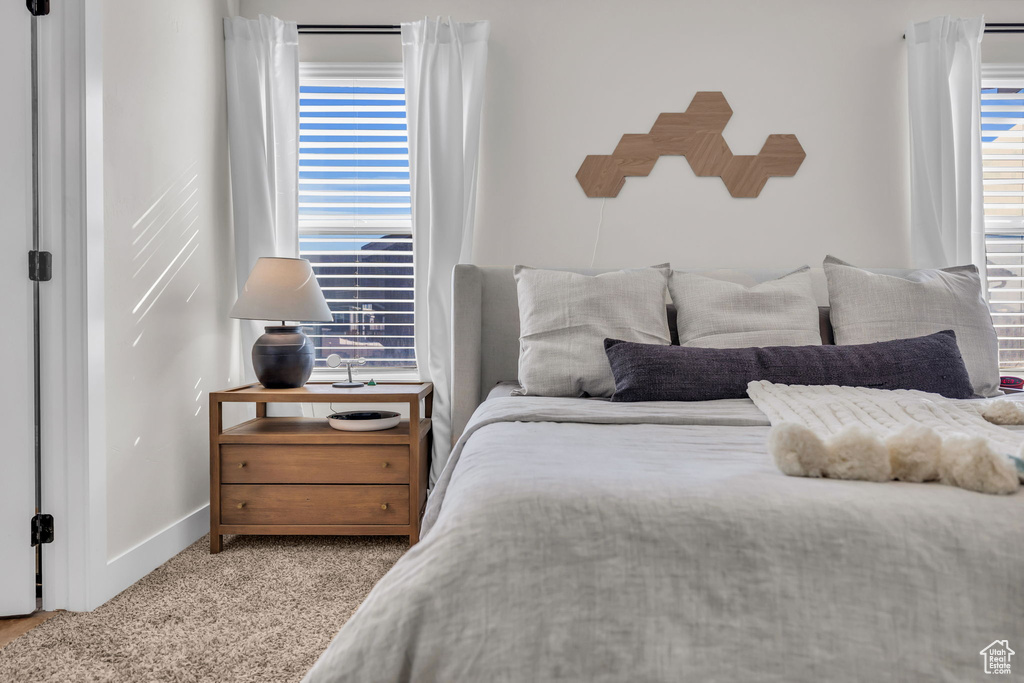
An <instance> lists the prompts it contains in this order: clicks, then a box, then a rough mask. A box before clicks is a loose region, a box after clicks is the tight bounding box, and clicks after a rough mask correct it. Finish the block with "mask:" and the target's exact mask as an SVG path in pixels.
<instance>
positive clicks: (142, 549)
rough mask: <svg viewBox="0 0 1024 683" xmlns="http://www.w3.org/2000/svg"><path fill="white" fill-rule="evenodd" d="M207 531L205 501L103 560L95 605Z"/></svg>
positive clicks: (154, 567) (208, 510)
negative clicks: (102, 578)
mask: <svg viewBox="0 0 1024 683" xmlns="http://www.w3.org/2000/svg"><path fill="white" fill-rule="evenodd" d="M209 530H210V506H209V504H207V505H204V506H202V507H201V508H199V509H197V510H195V511H194V512H191V513H190V514H188V515H186V516H185V517H183V518H181V519H179V520H178V521H177V522H175V523H174V524H171V525H170V526H169V527H167V528H166V529H164V530H163V531H161V532H159V533H157V534H156V535H154V536H152V537H151V538H148V539H146V540H145V541H143V542H142V543H139V544H138V545H137V546H135V547H134V548H131V549H130V550H127V551H125V552H124V553H122V554H121V555H118V556H117V557H115V558H114V559H112V560H110V561H108V562H107V571H106V577H105V579H106V580H105V581H104V586H105V590H104V591H103V595H102V596H101V597H102V599H101V600H99V602H98V604H97V605H96V607H99V605H101V604H103V603H104V602H106V601H107V600H110V598H112V597H114V596H115V595H117V594H118V593H120V592H121V591H123V590H124V589H125V588H128V587H129V586H131V585H132V584H133V583H135V582H136V581H138V580H139V579H141V578H142V577H144V576H145V575H146V574H148V573H150V572H151V571H153V570H154V569H156V568H157V567H159V566H160V565H162V564H163V563H164V562H166V561H167V560H169V559H171V558H172V557H174V556H175V555H177V554H178V553H180V552H181V551H182V550H184V549H185V548H187V547H189V546H190V545H192V544H193V543H195V542H196V541H197V540H199V539H200V538H202V537H203V534H205V533H207V532H208V531H209Z"/></svg>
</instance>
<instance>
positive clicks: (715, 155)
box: [576, 92, 807, 197]
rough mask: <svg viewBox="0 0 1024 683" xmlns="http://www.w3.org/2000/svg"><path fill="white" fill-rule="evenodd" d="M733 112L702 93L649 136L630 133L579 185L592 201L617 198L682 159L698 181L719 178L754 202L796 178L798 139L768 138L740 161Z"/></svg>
mask: <svg viewBox="0 0 1024 683" xmlns="http://www.w3.org/2000/svg"><path fill="white" fill-rule="evenodd" d="M731 117H732V108H730V107H729V103H728V102H726V100H725V95H723V94H722V93H720V92H699V93H697V94H696V95H694V96H693V100H692V101H691V102H690V106H689V107H687V108H686V111H685V112H683V113H681V114H673V113H665V114H659V115H658V120H657V121H655V122H654V125H653V126H652V127H651V131H650V132H649V133H646V134H644V133H640V134H637V133H627V134H625V135H623V136H622V138H621V139H620V140H619V144H618V145H617V146H616V147H615V151H613V152H612V153H611V154H606V155H601V154H590V155H588V156H587V158H586V159H584V160H583V164H582V165H580V170H579V171H577V172H576V180H578V181H579V183H580V187H582V188H583V191H584V192H586V194H587V196H588V197H615V196H617V195H618V194H619V190H621V189H622V185H623V184H624V183H625V182H626V178H627V177H628V176H646V175H648V174H649V173H650V172H651V169H653V168H654V164H655V163H656V162H657V161H658V157H660V156H663V155H666V154H670V155H682V156H685V157H686V160H687V161H688V162H689V163H690V168H692V169H693V172H694V173H695V174H696V175H698V176H718V177H720V178H721V179H722V182H724V183H725V186H726V188H728V190H729V194H731V195H732V196H733V197H756V196H758V195H759V194H761V189H762V188H763V187H764V184H765V183H766V182H768V178H771V177H773V176H793V175H796V172H797V169H799V168H800V164H801V163H803V160H804V157H805V156H807V155H806V153H805V152H804V148H803V147H801V146H800V142H799V141H798V140H797V139H796V136H795V135H781V134H776V135H769V136H768V139H767V140H765V143H764V146H763V147H761V151H760V152H759V153H758V154H755V155H737V154H733V153H732V150H730V149H729V145H728V144H727V143H726V142H725V138H723V137H722V131H723V130H725V126H726V124H727V123H729V119H730V118H731Z"/></svg>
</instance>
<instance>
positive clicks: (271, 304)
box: [231, 257, 334, 322]
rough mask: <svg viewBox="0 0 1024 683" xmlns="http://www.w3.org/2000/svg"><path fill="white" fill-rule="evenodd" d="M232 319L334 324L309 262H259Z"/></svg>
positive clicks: (232, 313) (265, 259)
mask: <svg viewBox="0 0 1024 683" xmlns="http://www.w3.org/2000/svg"><path fill="white" fill-rule="evenodd" d="M231 317H232V318H244V319H246V320H283V321H287V320H295V321H297V322H331V321H333V320H334V316H333V315H331V308H330V306H328V305H327V301H326V300H325V299H324V293H323V292H322V291H320V285H318V284H317V282H316V275H314V274H313V267H312V266H311V265H309V261H307V260H306V259H301V258H270V257H263V258H261V259H259V260H258V261H256V265H255V266H253V269H252V272H251V273H249V279H248V280H246V281H245V288H244V289H243V290H242V293H241V294H240V295H239V296H238V301H236V302H235V305H234V307H233V308H232V309H231Z"/></svg>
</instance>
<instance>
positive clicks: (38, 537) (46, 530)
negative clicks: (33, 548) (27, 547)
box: [32, 515, 53, 545]
mask: <svg viewBox="0 0 1024 683" xmlns="http://www.w3.org/2000/svg"><path fill="white" fill-rule="evenodd" d="M41 543H53V515H36V516H35V517H33V518H32V545H40V544H41Z"/></svg>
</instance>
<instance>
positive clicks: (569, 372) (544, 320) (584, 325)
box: [515, 266, 670, 397]
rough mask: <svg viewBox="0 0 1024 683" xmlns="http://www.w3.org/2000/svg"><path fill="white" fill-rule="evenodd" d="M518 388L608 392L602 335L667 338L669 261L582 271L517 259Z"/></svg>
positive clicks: (525, 391) (531, 392) (533, 392)
mask: <svg viewBox="0 0 1024 683" xmlns="http://www.w3.org/2000/svg"><path fill="white" fill-rule="evenodd" d="M515 278H516V293H517V295H518V297H519V327H520V337H519V383H520V384H521V385H522V389H520V390H518V391H516V392H515V393H516V394H518V395H526V396H571V397H576V396H584V395H587V396H611V395H612V392H613V391H614V390H615V381H614V380H613V379H612V371H611V368H609V367H608V358H607V357H606V356H605V354H604V340H605V338H606V337H616V338H620V339H628V340H629V341H636V342H646V343H650V344H668V343H669V341H670V336H669V330H668V319H667V318H666V317H665V298H666V289H667V280H668V268H667V267H666V268H645V269H642V270H621V271H616V272H612V273H604V274H601V275H580V274H579V273H570V272H563V271H555V270H538V269H536V268H528V267H526V266H516V267H515Z"/></svg>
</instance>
